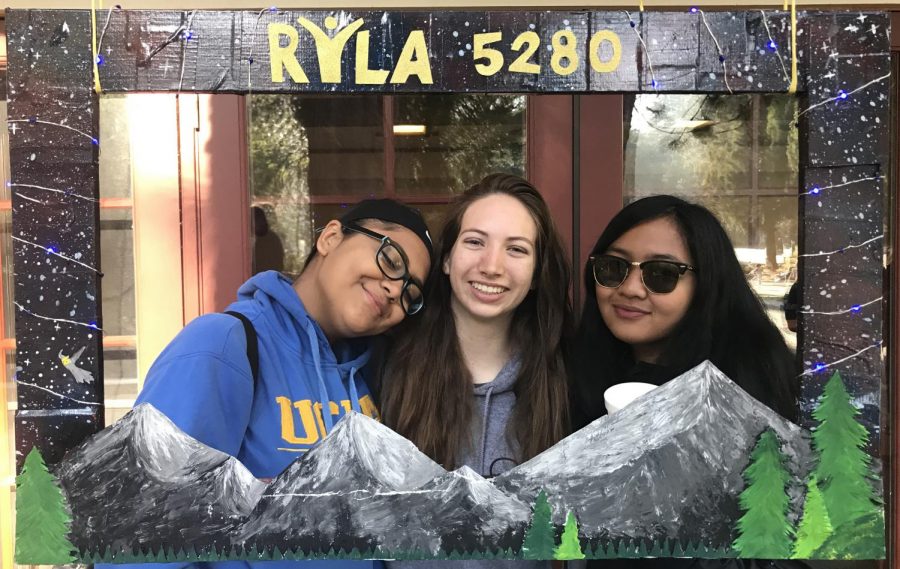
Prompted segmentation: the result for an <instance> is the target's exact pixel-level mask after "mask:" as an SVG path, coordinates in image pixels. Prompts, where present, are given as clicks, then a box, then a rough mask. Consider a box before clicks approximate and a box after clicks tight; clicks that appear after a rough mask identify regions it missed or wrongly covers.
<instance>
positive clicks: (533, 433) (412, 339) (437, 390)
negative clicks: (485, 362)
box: [381, 174, 572, 468]
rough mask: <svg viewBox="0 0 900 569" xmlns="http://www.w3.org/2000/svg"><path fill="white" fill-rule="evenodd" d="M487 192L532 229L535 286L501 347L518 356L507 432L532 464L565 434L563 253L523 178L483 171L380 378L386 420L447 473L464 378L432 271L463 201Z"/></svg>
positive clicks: (460, 428)
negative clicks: (518, 209) (514, 206)
mask: <svg viewBox="0 0 900 569" xmlns="http://www.w3.org/2000/svg"><path fill="white" fill-rule="evenodd" d="M494 194H504V195H508V196H512V197H514V198H515V199H517V200H519V202H520V203H521V204H522V205H523V206H525V208H526V209H527V210H528V211H529V213H530V214H531V217H532V218H533V219H534V222H535V224H536V225H537V242H536V243H535V257H536V259H535V260H536V263H535V268H534V285H535V286H534V287H533V289H532V290H531V291H530V292H529V293H528V295H527V296H526V297H525V299H524V300H523V301H522V303H521V304H520V305H519V306H518V307H517V308H516V310H515V313H514V314H513V318H512V323H511V325H510V330H509V334H510V344H511V346H512V348H513V350H515V351H516V352H517V353H518V354H519V356H520V358H521V365H520V368H519V376H518V378H517V380H516V384H515V388H514V389H515V395H516V405H515V409H514V410H513V415H512V418H511V420H510V424H509V428H508V430H507V435H508V436H509V437H510V439H511V440H512V441H515V442H517V443H518V445H517V446H518V449H519V452H520V453H521V455H522V456H520V457H517V458H518V459H519V460H525V459H528V458H531V457H533V456H535V455H536V454H538V453H539V452H541V451H542V450H544V449H546V448H548V447H550V446H551V445H553V444H554V443H556V442H557V441H559V440H560V439H561V438H563V437H564V436H565V435H566V434H567V433H568V429H569V416H568V385H567V373H566V354H565V353H564V352H565V347H566V345H567V341H568V340H569V339H570V337H571V327H572V309H571V305H570V302H569V287H570V284H571V270H570V267H569V263H568V261H567V258H566V253H565V249H564V248H563V245H562V242H561V240H560V238H559V235H558V233H557V231H556V228H555V226H554V224H553V221H552V219H551V217H550V211H549V209H548V208H547V204H546V203H545V202H544V199H543V198H542V197H541V195H540V194H539V193H538V191H537V190H536V189H535V188H534V186H532V185H531V184H529V183H528V182H527V181H526V180H524V179H522V178H520V177H518V176H513V175H509V174H492V175H490V176H487V177H486V178H484V179H483V180H481V182H479V183H478V184H475V185H474V186H472V187H471V188H469V189H468V190H467V191H466V192H465V193H463V194H462V195H460V196H459V197H458V198H457V199H456V200H455V201H454V202H453V204H452V205H451V208H450V211H449V212H448V214H447V217H446V222H445V225H444V228H443V230H442V232H441V235H440V237H439V239H438V243H437V251H438V252H439V254H438V257H437V261H436V262H435V263H434V267H432V273H431V277H430V278H429V283H428V284H429V286H428V290H427V291H426V298H425V308H424V309H423V311H422V312H423V313H422V315H421V318H418V319H417V321H416V322H415V323H412V322H411V323H410V326H409V327H406V329H405V330H403V332H402V333H401V334H400V335H399V337H398V338H397V341H396V342H395V344H394V346H393V348H392V350H391V355H390V359H389V362H388V364H387V366H386V369H387V370H389V371H388V372H387V375H386V376H385V377H384V380H383V391H382V405H381V411H382V416H383V417H384V421H385V423H386V424H387V425H388V426H389V427H391V428H392V429H394V430H395V431H397V432H398V433H400V434H401V435H403V436H405V437H406V438H408V439H409V440H411V441H413V442H414V443H415V444H416V446H418V447H419V449H420V450H421V451H422V452H424V453H425V454H427V455H428V456H430V457H431V458H432V459H434V460H435V461H437V462H438V463H441V464H442V465H444V466H445V467H446V468H456V467H457V466H459V465H458V464H457V462H458V461H459V460H460V457H461V455H462V453H463V452H464V450H465V449H466V448H467V445H468V444H469V441H470V440H471V433H470V429H471V425H470V424H471V421H472V417H473V412H472V377H471V374H470V373H469V371H468V369H466V367H465V365H464V363H463V357H462V351H461V348H460V344H459V339H458V338H457V331H456V324H455V322H454V318H453V315H452V311H451V307H450V298H451V296H452V294H453V291H452V289H451V287H450V279H449V278H448V277H447V275H445V274H444V273H443V271H442V270H441V267H442V265H443V262H444V260H445V259H447V258H448V256H449V255H450V252H451V249H452V248H453V245H454V244H455V243H456V239H457V237H458V236H459V232H460V226H461V224H462V218H463V215H464V214H465V212H466V210H467V209H468V208H469V206H470V205H472V204H473V203H475V202H476V201H478V200H480V199H482V198H484V197H487V196H490V195H494Z"/></svg>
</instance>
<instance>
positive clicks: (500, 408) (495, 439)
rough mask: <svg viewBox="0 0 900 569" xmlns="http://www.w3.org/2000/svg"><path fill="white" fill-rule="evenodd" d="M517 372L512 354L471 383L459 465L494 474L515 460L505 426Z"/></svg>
mask: <svg viewBox="0 0 900 569" xmlns="http://www.w3.org/2000/svg"><path fill="white" fill-rule="evenodd" d="M518 374H519V358H518V357H513V358H512V359H510V360H509V361H508V362H506V365H504V366H503V368H502V369H501V370H500V372H499V373H498V374H497V377H495V378H494V379H493V380H492V381H489V382H488V383H482V384H479V385H475V386H473V390H472V397H473V399H474V401H473V405H474V411H475V416H474V418H473V422H472V437H473V441H472V444H470V445H469V448H467V449H465V450H464V451H463V455H462V457H461V460H460V466H463V465H465V466H468V467H469V468H471V469H472V470H474V471H476V472H478V473H479V474H481V475H482V476H484V477H485V478H489V477H492V476H497V475H498V474H501V473H503V472H505V471H507V470H509V469H511V468H512V467H514V466H516V465H517V464H518V459H517V458H516V457H517V456H518V449H517V446H518V445H517V444H516V442H515V437H508V436H507V433H506V426H507V423H509V419H510V417H512V411H513V407H514V406H515V404H516V394H515V393H514V392H513V387H515V384H516V378H517V377H518ZM386 565H387V566H388V569H549V568H550V562H549V561H507V560H503V559H497V560H484V561H481V560H466V561H389V562H386Z"/></svg>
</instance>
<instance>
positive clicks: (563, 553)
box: [553, 512, 584, 559]
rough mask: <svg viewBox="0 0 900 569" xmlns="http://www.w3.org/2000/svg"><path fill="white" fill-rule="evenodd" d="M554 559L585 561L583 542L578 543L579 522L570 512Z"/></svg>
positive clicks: (554, 552) (554, 553)
mask: <svg viewBox="0 0 900 569" xmlns="http://www.w3.org/2000/svg"><path fill="white" fill-rule="evenodd" d="M553 559H584V553H583V552H582V551H581V542H579V541H578V520H576V519H575V514H574V513H572V512H569V514H568V515H567V516H566V527H565V529H564V530H563V534H562V540H561V541H560V544H559V547H557V548H556V549H555V550H554V551H553Z"/></svg>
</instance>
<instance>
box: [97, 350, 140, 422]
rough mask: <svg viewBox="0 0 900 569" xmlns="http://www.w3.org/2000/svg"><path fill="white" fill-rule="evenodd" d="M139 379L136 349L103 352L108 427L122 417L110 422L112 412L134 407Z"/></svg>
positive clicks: (104, 394)
mask: <svg viewBox="0 0 900 569" xmlns="http://www.w3.org/2000/svg"><path fill="white" fill-rule="evenodd" d="M137 377H138V373H137V351H135V349H134V348H132V347H111V348H105V349H104V350H103V389H104V393H103V398H104V401H105V402H106V418H107V421H106V424H107V425H110V424H112V423H113V422H114V421H115V420H118V419H119V418H120V417H121V414H120V415H119V416H117V417H114V418H113V421H110V412H111V411H115V410H117V409H124V411H127V410H128V409H131V407H132V406H133V405H134V400H135V398H137V394H138V379H137ZM124 411H123V413H122V414H124Z"/></svg>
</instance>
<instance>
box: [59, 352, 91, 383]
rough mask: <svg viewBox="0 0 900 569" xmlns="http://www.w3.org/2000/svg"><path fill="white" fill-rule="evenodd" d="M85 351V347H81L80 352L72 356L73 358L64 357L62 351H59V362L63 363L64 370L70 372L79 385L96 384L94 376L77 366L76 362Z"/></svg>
mask: <svg viewBox="0 0 900 569" xmlns="http://www.w3.org/2000/svg"><path fill="white" fill-rule="evenodd" d="M83 351H84V346H82V347H81V349H80V350H78V351H77V352H75V353H74V354H72V357H69V356H64V355H63V353H62V350H60V351H59V354H58V355H59V361H61V362H62V365H63V367H64V368H66V369H67V370H69V373H71V374H72V376H73V377H74V378H75V381H77V382H78V383H94V376H93V375H91V372H89V371H88V370H86V369H81V368H80V367H78V366H76V365H75V362H77V361H78V358H80V357H81V352H83Z"/></svg>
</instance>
